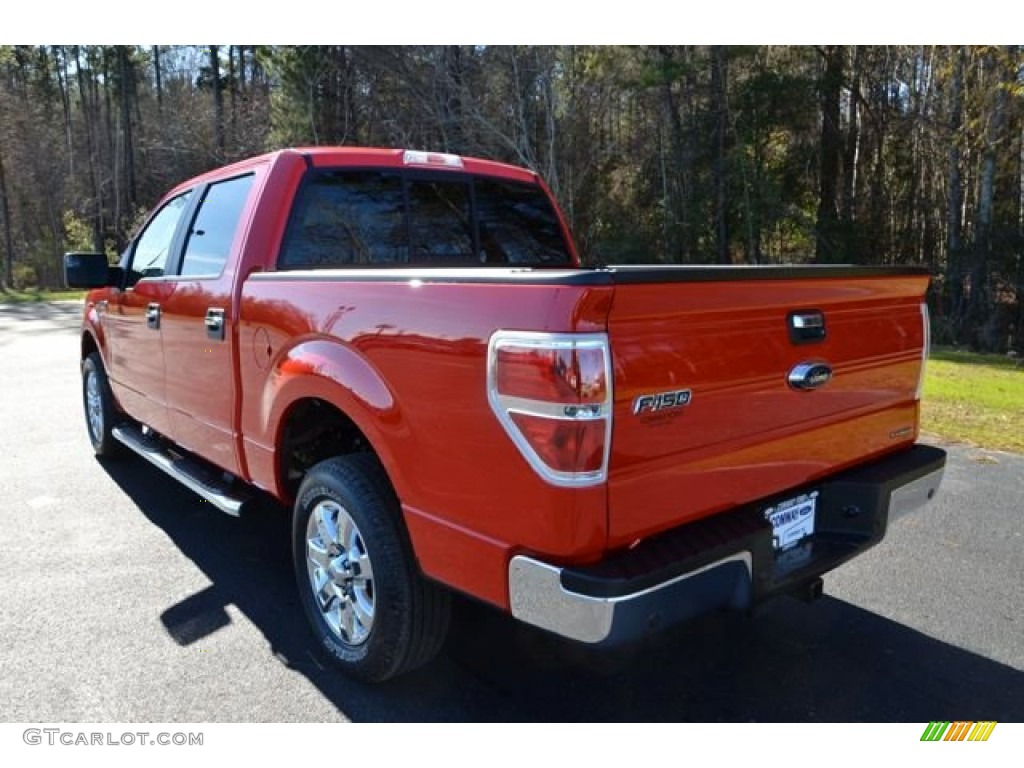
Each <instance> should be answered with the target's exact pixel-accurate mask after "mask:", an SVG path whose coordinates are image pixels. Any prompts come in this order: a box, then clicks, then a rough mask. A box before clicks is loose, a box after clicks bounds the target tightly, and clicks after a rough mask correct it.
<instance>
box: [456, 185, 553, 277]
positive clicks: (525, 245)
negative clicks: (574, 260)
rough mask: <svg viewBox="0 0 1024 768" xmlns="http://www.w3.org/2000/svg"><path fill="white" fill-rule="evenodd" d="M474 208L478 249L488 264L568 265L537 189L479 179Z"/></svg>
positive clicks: (544, 199)
mask: <svg viewBox="0 0 1024 768" xmlns="http://www.w3.org/2000/svg"><path fill="white" fill-rule="evenodd" d="M476 208H477V218H478V219H479V224H478V226H479V228H480V248H481V249H482V251H483V253H484V254H485V257H486V261H487V262H488V263H496V264H504V263H508V264H557V265H563V264H565V263H567V262H568V260H569V258H568V254H567V253H566V251H565V240H564V239H563V238H562V229H561V227H560V226H559V223H558V219H557V218H556V217H555V212H554V211H553V210H552V209H551V203H550V202H549V201H548V198H547V195H545V194H544V193H543V192H541V191H540V190H539V189H538V188H537V187H531V186H528V185H526V184H511V183H507V182H502V181H497V180H492V179H478V180H477V182H476Z"/></svg>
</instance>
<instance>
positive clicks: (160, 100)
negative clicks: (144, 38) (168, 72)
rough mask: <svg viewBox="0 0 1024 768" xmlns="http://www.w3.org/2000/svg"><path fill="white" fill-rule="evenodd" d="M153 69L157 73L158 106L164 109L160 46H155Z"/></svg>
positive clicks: (160, 109) (159, 108)
mask: <svg viewBox="0 0 1024 768" xmlns="http://www.w3.org/2000/svg"><path fill="white" fill-rule="evenodd" d="M153 70H154V72H155V74H156V108H157V111H158V112H159V111H162V110H163V108H164V86H163V74H162V72H161V68H160V46H159V45H154V46H153Z"/></svg>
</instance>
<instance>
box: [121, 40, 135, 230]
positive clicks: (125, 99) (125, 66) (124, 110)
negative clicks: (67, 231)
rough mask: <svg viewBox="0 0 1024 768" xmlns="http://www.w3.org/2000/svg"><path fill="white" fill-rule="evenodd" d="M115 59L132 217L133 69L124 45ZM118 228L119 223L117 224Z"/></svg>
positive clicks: (127, 200)
mask: <svg viewBox="0 0 1024 768" xmlns="http://www.w3.org/2000/svg"><path fill="white" fill-rule="evenodd" d="M117 59H118V65H119V69H120V79H121V145H122V146H121V150H122V152H123V161H122V171H123V173H124V194H125V203H126V206H125V208H126V212H127V213H128V215H129V216H130V215H132V213H133V212H134V208H135V201H136V192H135V143H134V141H133V139H132V93H133V91H134V90H135V87H134V81H135V69H134V67H133V66H132V62H131V58H130V56H129V48H128V46H125V45H119V46H118V47H117ZM118 228H120V222H118Z"/></svg>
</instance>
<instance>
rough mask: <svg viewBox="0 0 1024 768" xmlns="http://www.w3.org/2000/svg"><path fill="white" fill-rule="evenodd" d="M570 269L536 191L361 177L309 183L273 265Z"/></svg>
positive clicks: (457, 179)
mask: <svg viewBox="0 0 1024 768" xmlns="http://www.w3.org/2000/svg"><path fill="white" fill-rule="evenodd" d="M570 264H571V260H570V257H569V251H568V248H567V247H566V243H565V240H564V239H563V237H562V230H561V227H560V226H559V222H558V218H557V216H556V214H555V211H554V209H553V207H552V206H551V203H550V202H549V201H548V198H547V196H546V195H545V194H544V192H543V191H542V190H541V189H540V188H539V187H536V186H533V185H530V184H517V183H514V182H504V181H498V180H493V179H486V178H482V177H481V178H473V177H470V176H462V175H459V176H441V175H440V174H437V175H432V176H427V175H425V174H413V175H405V174H402V173H400V172H398V171H369V170H368V171H347V170H346V171H326V172H325V171H319V172H315V173H314V175H312V176H310V177H309V178H308V179H307V181H306V183H305V184H304V185H303V187H302V189H301V190H300V192H299V195H298V198H297V199H296V202H295V208H294V210H293V211H292V217H291V221H290V223H289V226H288V232H287V234H286V235H285V240H284V244H283V245H282V248H281V253H280V256H279V258H278V266H279V268H281V269H310V268H317V267H320V268H330V267H338V268H344V267H357V266H376V267H381V266H415V267H425V266H473V265H488V266H490V265H498V266H500V265H516V266H569V265H570Z"/></svg>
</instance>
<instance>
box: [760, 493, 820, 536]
mask: <svg viewBox="0 0 1024 768" xmlns="http://www.w3.org/2000/svg"><path fill="white" fill-rule="evenodd" d="M817 504H818V492H817V491H814V492H812V493H805V494H804V495H803V496H797V497H796V498H795V499H787V500H786V501H782V502H779V503H778V504H776V505H775V506H774V507H768V509H766V510H765V511H764V516H765V519H766V520H767V521H768V522H770V523H771V524H772V544H773V545H774V546H775V549H776V550H779V551H781V550H784V549H789V548H790V547H792V546H793V545H794V544H796V543H798V542H799V541H801V540H802V539H804V538H806V537H807V536H810V535H811V534H812V533H814V512H815V509H816V507H817Z"/></svg>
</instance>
